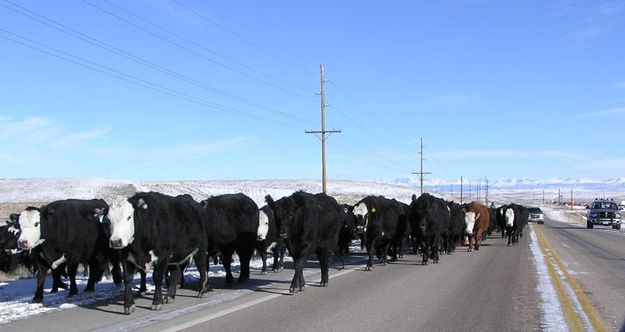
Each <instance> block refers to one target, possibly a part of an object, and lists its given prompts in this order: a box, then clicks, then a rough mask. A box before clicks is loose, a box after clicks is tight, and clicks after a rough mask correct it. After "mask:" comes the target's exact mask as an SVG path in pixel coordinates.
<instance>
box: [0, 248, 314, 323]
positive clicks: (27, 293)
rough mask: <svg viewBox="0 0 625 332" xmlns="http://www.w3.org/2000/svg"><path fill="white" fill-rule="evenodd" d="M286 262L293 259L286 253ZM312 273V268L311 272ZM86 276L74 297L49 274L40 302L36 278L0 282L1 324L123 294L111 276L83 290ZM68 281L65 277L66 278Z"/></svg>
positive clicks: (215, 271)
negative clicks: (55, 285)
mask: <svg viewBox="0 0 625 332" xmlns="http://www.w3.org/2000/svg"><path fill="white" fill-rule="evenodd" d="M234 257H235V260H234V261H233V263H232V272H233V273H235V274H237V273H238V272H239V268H240V264H239V261H238V258H237V257H236V255H235V256H234ZM284 261H285V262H292V261H293V260H292V259H291V258H290V257H288V256H286V257H284ZM271 264H273V260H272V258H271V255H268V257H267V265H268V266H269V268H271ZM261 267H262V261H261V260H260V259H259V258H255V259H252V261H251V262H250V268H251V269H252V270H258V271H259V270H260V269H261ZM311 273H312V272H311ZM208 276H209V278H214V277H225V276H226V272H225V270H224V269H223V267H222V266H221V265H211V266H210V271H209V273H208ZM185 278H186V280H192V279H199V278H200V274H199V272H198V271H197V269H195V268H194V267H192V268H189V269H188V270H187V271H185ZM87 279H88V278H87V277H84V276H83V275H82V273H78V276H77V277H76V284H77V285H78V292H79V293H78V295H76V296H74V297H73V298H71V299H69V298H67V291H65V290H62V289H61V290H59V292H58V293H56V294H51V293H50V289H51V288H52V278H51V277H48V278H47V279H46V283H45V285H44V296H43V303H31V300H32V297H33V295H34V292H35V286H36V278H25V279H18V280H15V281H7V282H1V283H0V325H2V324H6V323H9V322H12V321H14V320H18V319H25V318H28V317H31V316H34V315H39V314H43V313H46V312H51V311H59V310H69V309H73V308H76V307H78V306H85V305H89V304H93V303H96V302H100V301H105V300H111V299H115V298H122V296H123V292H124V289H123V286H120V287H117V286H115V284H114V283H113V281H112V280H109V279H103V280H102V281H101V282H100V283H98V284H96V291H95V292H93V293H84V292H83V289H84V288H85V286H86V285H87ZM140 280H141V279H140V277H139V275H137V276H136V277H135V279H134V285H135V290H136V289H138V287H139V283H140ZM66 282H67V283H69V281H68V280H66ZM147 287H148V292H153V291H154V285H153V284H152V278H151V277H148V278H147Z"/></svg>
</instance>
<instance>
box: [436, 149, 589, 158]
mask: <svg viewBox="0 0 625 332" xmlns="http://www.w3.org/2000/svg"><path fill="white" fill-rule="evenodd" d="M434 156H435V157H437V158H440V159H454V160H457V159H477V158H506V159H515V158H524V159H525V158H538V157H540V158H564V159H579V158H580V157H579V154H575V153H570V152H564V151H557V150H535V151H532V150H457V151H446V152H437V153H434Z"/></svg>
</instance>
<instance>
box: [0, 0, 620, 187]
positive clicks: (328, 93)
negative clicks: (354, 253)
mask: <svg viewBox="0 0 625 332" xmlns="http://www.w3.org/2000/svg"><path fill="white" fill-rule="evenodd" d="M623 36H625V1H584V0H580V1H577V0H551V1H549V0H547V1H489V0H444V1H412V0H406V1H384V2H383V1H355V0H354V1H314V2H305V1H286V0H284V1H282V0H280V1H252V0H246V1H227V0H219V1H198V0H129V1H121V0H82V1H58V2H57V1H55V2H52V1H43V0H25V1H17V0H1V1H0V178H31V177H88V178H113V179H131V180H203V179H228V180H230V179H296V178H297V179H301V178H308V179H314V178H318V177H320V175H321V167H320V164H321V156H320V155H321V153H320V152H321V144H320V139H319V138H318V137H315V135H311V134H305V131H307V130H320V129H321V127H320V126H321V125H320V123H321V121H320V117H321V115H320V104H321V102H320V97H319V92H320V85H321V84H320V73H319V71H320V64H323V65H324V71H325V75H324V79H325V80H326V82H325V83H324V90H325V103H326V104H327V105H328V106H327V107H326V129H327V130H341V133H335V134H332V135H330V136H329V137H328V138H327V140H326V143H327V160H328V161H327V164H328V178H329V179H353V180H393V179H398V178H406V177H411V176H412V177H414V176H415V175H412V174H411V173H413V172H418V171H419V170H420V168H419V167H420V162H419V157H420V155H419V151H420V138H421V137H422V138H423V144H424V148H423V156H424V158H425V161H424V171H426V172H430V173H432V174H431V175H427V177H428V178H442V179H455V178H459V177H460V176H464V177H465V178H483V177H489V178H532V179H547V178H553V177H561V178H564V177H590V178H599V179H601V178H613V177H622V176H623V170H625V153H624V152H623V143H624V142H625V139H624V138H623V135H624V133H625V61H623V59H624V55H625V38H623Z"/></svg>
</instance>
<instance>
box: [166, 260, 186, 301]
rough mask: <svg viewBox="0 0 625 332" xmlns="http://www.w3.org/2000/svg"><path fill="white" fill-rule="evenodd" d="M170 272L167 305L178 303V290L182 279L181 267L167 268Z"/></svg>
mask: <svg viewBox="0 0 625 332" xmlns="http://www.w3.org/2000/svg"><path fill="white" fill-rule="evenodd" d="M167 271H169V286H168V287H169V288H167V296H165V304H171V303H174V302H175V301H176V290H177V289H178V284H179V283H180V279H181V278H182V269H181V267H180V265H173V266H169V267H168V268H167Z"/></svg>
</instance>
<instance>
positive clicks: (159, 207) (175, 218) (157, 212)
mask: <svg viewBox="0 0 625 332" xmlns="http://www.w3.org/2000/svg"><path fill="white" fill-rule="evenodd" d="M100 217H101V218H102V219H103V222H107V223H108V225H109V227H110V232H111V236H110V239H109V246H110V247H111V248H113V249H116V250H121V257H122V262H123V265H124V285H125V289H124V314H127V315H129V314H131V313H132V312H134V310H135V307H136V306H135V303H134V297H133V295H132V282H133V277H134V274H135V271H136V270H137V269H138V270H144V272H145V271H147V270H149V268H150V266H153V267H154V272H153V274H152V279H153V281H154V285H155V286H156V290H155V291H154V297H153V299H152V307H151V309H152V310H161V309H162V308H163V302H164V301H163V296H162V283H163V277H164V275H165V272H166V271H167V270H168V267H175V269H173V270H172V269H170V272H172V276H171V280H170V287H169V289H168V290H167V296H166V298H165V303H173V302H174V299H175V296H176V287H177V285H178V283H179V280H180V278H181V274H182V271H181V270H180V268H179V267H180V266H181V265H183V264H185V263H186V262H188V261H189V260H190V259H192V258H193V259H194V261H195V264H196V266H197V269H198V272H199V273H200V286H199V289H198V293H197V297H202V296H203V294H204V293H205V292H206V291H208V279H207V274H206V269H207V266H206V262H207V258H206V252H207V241H206V231H205V227H204V222H203V210H202V206H201V205H200V204H199V203H197V202H196V201H195V200H194V199H193V198H192V197H191V196H190V195H181V196H177V197H172V196H169V195H165V194H161V193H157V192H141V193H137V194H135V195H134V196H132V197H130V198H127V199H126V198H125V197H116V198H115V199H114V200H113V202H111V204H110V205H109V207H108V209H107V210H106V211H105V212H104V213H103V214H102V215H101V216H100Z"/></svg>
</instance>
